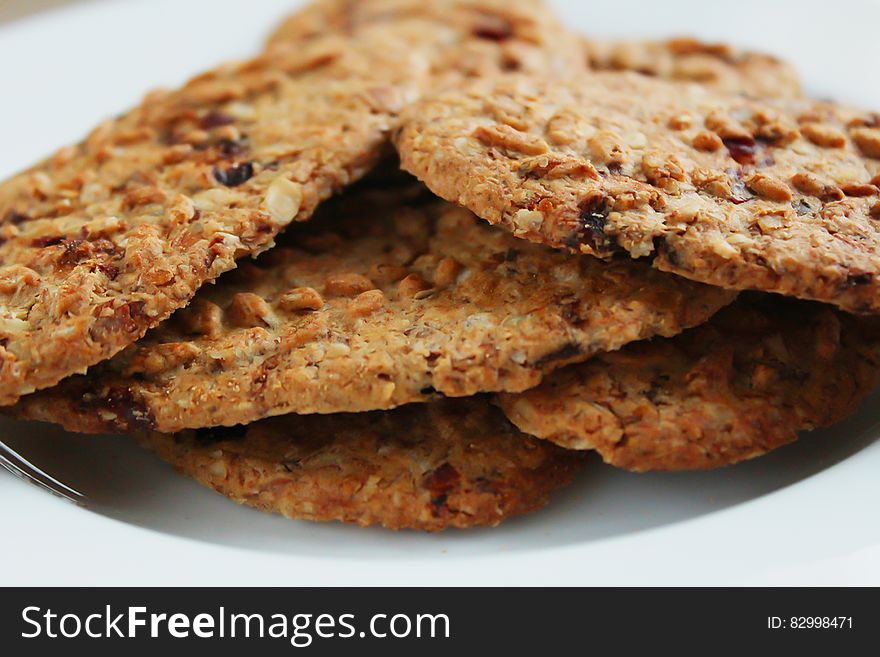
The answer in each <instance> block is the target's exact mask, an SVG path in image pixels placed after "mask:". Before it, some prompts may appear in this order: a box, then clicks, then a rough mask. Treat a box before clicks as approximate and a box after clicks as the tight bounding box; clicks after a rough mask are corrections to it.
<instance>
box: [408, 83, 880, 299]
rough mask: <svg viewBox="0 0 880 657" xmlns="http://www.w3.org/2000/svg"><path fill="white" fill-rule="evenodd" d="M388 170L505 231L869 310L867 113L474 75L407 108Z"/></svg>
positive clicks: (877, 178)
mask: <svg viewBox="0 0 880 657" xmlns="http://www.w3.org/2000/svg"><path fill="white" fill-rule="evenodd" d="M396 142H397V146H398V149H399V151H400V154H401V160H402V163H403V166H404V167H405V168H406V169H407V170H408V171H410V172H412V173H414V174H416V175H417V176H418V177H420V178H421V179H422V180H424V181H425V182H426V183H427V184H428V186H429V187H430V188H431V189H432V190H433V191H434V192H435V193H437V194H439V195H440V196H442V197H443V198H445V199H447V200H451V201H454V202H457V203H460V204H462V205H464V206H465V207H468V208H470V209H471V210H473V211H474V212H476V213H477V214H478V215H479V216H481V217H483V218H484V219H486V220H488V221H489V222H491V223H493V224H500V225H502V226H504V227H506V228H508V229H509V230H510V231H512V232H513V233H514V234H515V235H517V236H519V237H524V238H527V239H530V240H533V241H536V242H542V243H546V244H550V245H552V246H554V247H558V248H568V249H571V250H574V251H580V252H582V253H590V254H594V255H598V256H601V257H605V258H608V257H611V256H614V255H624V256H630V257H634V258H645V259H646V260H650V261H651V263H652V264H653V266H654V267H656V268H658V269H661V270H663V271H669V272H673V273H676V274H679V275H681V276H685V277H687V278H690V279H692V280H697V281H701V282H704V283H709V284H712V285H718V286H721V287H725V288H730V289H758V290H763V291H771V292H779V293H782V294H786V295H792V296H798V297H802V298H808V299H815V300H819V301H826V302H829V303H833V304H836V305H838V306H840V307H841V308H844V309H847V310H850V311H854V312H862V313H875V312H880V255H878V254H880V221H878V217H880V196H878V185H880V115H877V114H872V113H869V112H862V111H859V110H854V109H849V108H845V107H841V106H837V105H832V104H830V103H817V102H814V101H807V100H800V99H789V100H775V101H774V100H762V101H757V100H751V99H748V98H744V97H741V96H731V95H722V94H718V93H715V92H712V91H711V90H708V89H707V88H705V87H703V86H701V85H695V84H677V83H672V82H668V81H665V80H659V79H651V78H647V77H644V76H640V75H636V74H632V73H595V74H591V75H587V76H574V77H572V78H571V79H570V80H569V81H567V82H562V81H559V80H546V79H543V78H541V77H539V76H507V77H504V78H496V79H491V80H483V81H479V82H476V83H472V84H470V85H467V86H465V87H463V88H461V89H459V90H455V91H448V92H444V93H440V94H438V95H436V96H434V97H433V98H431V99H428V100H426V101H424V102H422V103H417V104H415V105H413V106H410V107H409V108H407V110H406V112H405V113H404V116H403V129H402V130H401V131H400V132H399V134H398V135H397V137H396Z"/></svg>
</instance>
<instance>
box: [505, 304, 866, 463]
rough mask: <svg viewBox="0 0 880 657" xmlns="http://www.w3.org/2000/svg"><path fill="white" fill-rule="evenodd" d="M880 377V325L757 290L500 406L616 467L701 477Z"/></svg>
mask: <svg viewBox="0 0 880 657" xmlns="http://www.w3.org/2000/svg"><path fill="white" fill-rule="evenodd" d="M878 374H880V323H878V321H877V320H876V319H874V318H859V317H854V316H852V315H847V314H845V313H841V312H837V311H835V310H833V309H831V308H830V307H828V306H823V305H820V304H816V303H812V302H804V301H794V300H790V299H784V298H782V297H776V296H774V295H766V296H765V295H759V294H757V293H748V294H745V295H742V296H740V298H739V299H738V300H737V301H736V302H734V303H733V304H731V305H730V306H728V307H727V308H725V309H723V310H721V311H720V312H719V313H718V314H716V315H715V316H714V317H713V318H712V319H711V320H709V322H707V323H706V324H703V325H701V326H698V327H697V328H694V329H691V330H689V331H686V332H684V333H682V334H681V335H678V336H676V337H674V338H671V339H657V340H652V341H648V342H639V343H633V344H631V345H628V346H627V347H625V348H623V349H622V350H620V351H618V352H615V353H610V354H601V355H599V356H597V357H596V358H594V359H592V360H590V361H589V362H587V363H583V364H581V365H575V366H572V367H569V368H566V369H563V370H560V371H559V372H555V373H554V374H552V375H550V376H548V377H547V379H546V380H545V381H544V382H543V383H542V384H541V385H540V386H538V387H537V388H534V389H532V390H529V391H526V392H525V393H522V394H519V395H508V394H504V395H500V396H499V400H498V401H499V404H500V405H501V408H502V409H503V410H504V412H505V414H506V415H507V417H508V418H510V420H511V421H512V422H513V423H514V424H515V425H516V426H517V427H519V428H520V429H521V430H522V431H524V432H526V433H528V434H530V435H534V436H538V437H540V438H545V439H547V440H549V441H551V442H553V443H556V444H558V445H561V446H563V447H566V448H568V449H579V450H585V449H594V450H597V451H598V452H599V453H600V454H601V455H602V458H603V459H604V460H605V461H606V462H608V463H610V464H612V465H615V466H618V467H621V468H626V469H629V470H636V471H645V470H699V469H709V468H716V467H720V466H723V465H728V464H731V463H736V462H738V461H742V460H745V459H750V458H754V457H756V456H760V455H761V454H765V453H767V452H769V451H771V450H773V449H776V448H777V447H780V446H782V445H785V444H787V443H790V442H792V441H793V440H795V439H796V438H797V435H798V432H799V431H804V430H809V429H814V428H817V427H825V426H829V425H831V424H834V423H835V422H837V421H839V420H841V419H843V418H844V417H846V416H847V415H849V414H850V413H852V412H853V411H855V409H856V407H857V406H858V405H859V403H861V402H862V400H864V398H865V397H866V396H867V395H868V393H869V392H870V391H871V390H872V389H873V388H874V387H875V386H876V384H877V382H878V379H880V376H878Z"/></svg>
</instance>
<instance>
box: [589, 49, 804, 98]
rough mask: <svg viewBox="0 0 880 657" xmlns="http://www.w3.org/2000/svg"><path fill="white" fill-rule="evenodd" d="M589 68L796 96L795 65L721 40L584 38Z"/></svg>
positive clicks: (723, 88) (761, 94)
mask: <svg viewBox="0 0 880 657" xmlns="http://www.w3.org/2000/svg"><path fill="white" fill-rule="evenodd" d="M583 48H584V52H585V54H586V59H587V63H588V65H589V68H590V69H592V70H594V71H635V72H636V73H641V74H642V75H647V76H650V77H658V78H664V79H667V80H679V81H682V82H698V83H700V84H703V85H706V86H708V87H711V88H712V89H713V90H715V91H721V92H726V93H740V94H746V95H748V96H754V97H756V98H774V97H782V98H786V97H788V98H794V97H797V96H800V95H801V84H800V78H799V76H798V74H797V72H796V71H795V70H794V68H793V67H792V66H791V65H789V64H788V63H786V62H783V61H782V60H780V59H779V58H777V57H774V56H773V55H770V54H767V53H762V52H754V51H750V50H741V49H739V48H734V47H733V46H729V45H727V44H723V43H706V42H703V41H699V40H697V39H690V38H677V39H667V40H663V41H630V40H624V41H613V40H601V39H584V40H583Z"/></svg>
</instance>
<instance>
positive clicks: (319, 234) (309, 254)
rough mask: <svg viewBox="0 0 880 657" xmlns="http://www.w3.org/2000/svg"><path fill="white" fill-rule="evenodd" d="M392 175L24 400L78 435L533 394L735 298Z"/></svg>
mask: <svg viewBox="0 0 880 657" xmlns="http://www.w3.org/2000/svg"><path fill="white" fill-rule="evenodd" d="M377 184H378V183H376V182H372V181H371V182H370V183H369V184H365V185H362V186H360V187H359V188H358V189H352V190H350V191H349V192H347V193H346V194H343V195H342V196H341V197H339V198H338V199H335V200H333V201H330V202H329V203H327V204H325V205H324V206H323V207H322V208H321V209H320V210H319V211H318V213H317V215H316V218H315V219H314V220H313V221H312V222H309V223H308V224H303V225H297V226H292V227H291V228H289V229H288V231H287V232H286V233H285V236H284V238H283V241H282V242H281V243H280V245H279V246H277V247H276V248H275V249H273V250H272V251H270V252H268V253H266V254H264V255H263V256H261V257H260V258H259V259H258V260H257V261H256V262H255V264H248V265H242V266H241V267H239V269H238V270H236V271H235V272H232V273H230V274H229V275H226V276H224V277H223V278H222V279H221V280H220V281H219V282H218V283H217V285H215V286H211V287H208V288H205V289H204V290H202V291H201V292H200V293H199V294H198V295H197V297H196V299H195V300H194V301H193V303H192V304H191V305H190V306H189V307H188V308H186V309H184V310H183V311H181V312H179V313H178V314H177V315H176V316H175V317H173V318H172V320H170V321H169V322H166V323H165V324H163V325H161V326H160V327H158V328H157V329H155V330H154V331H153V332H152V333H150V334H148V335H147V336H146V337H145V338H144V339H143V340H142V341H140V342H139V343H138V344H136V345H134V346H133V347H132V348H131V349H129V350H126V351H125V352H123V353H122V354H120V355H119V356H117V357H116V358H114V359H113V360H111V361H108V362H107V363H104V364H102V365H100V366H97V367H95V368H93V369H92V370H91V371H90V372H89V374H88V375H86V376H85V377H75V378H72V379H70V380H68V381H65V382H63V383H62V384H61V385H60V386H58V387H56V388H53V389H51V390H47V391H45V392H43V393H39V394H37V395H33V396H29V397H26V398H24V399H22V401H21V402H20V404H19V405H18V406H17V407H15V408H13V409H12V411H13V412H15V413H17V414H19V415H20V416H23V417H28V418H31V419H41V420H47V421H50V422H58V423H61V424H63V425H64V426H65V427H67V428H68V429H71V430H74V431H84V432H93V431H94V432H100V431H127V430H130V429H132V428H137V427H138V426H147V427H149V428H151V429H156V430H158V431H161V432H163V433H174V432H177V431H179V430H181V429H184V428H199V427H204V426H214V425H234V424H242V423H247V422H252V421H254V420H256V419H259V418H261V417H265V416H269V415H281V414H284V413H300V414H307V413H338V412H353V411H370V410H377V409H388V408H392V407H395V406H399V405H401V404H406V403H409V402H417V401H428V400H431V399H434V398H435V397H436V396H437V395H438V394H442V395H448V396H455V397H460V396H468V395H473V394H475V393H477V392H483V391H498V390H506V391H521V390H525V389H527V388H530V387H533V386H535V385H537V384H538V383H539V382H540V381H541V378H542V376H543V375H544V374H545V373H547V372H549V371H551V370H553V369H556V368H558V367H561V366H562V365H565V364H567V363H571V362H577V361H582V360H585V359H586V358H588V357H589V356H591V355H592V354H594V353H597V352H601V351H608V350H610V349H617V348H619V347H621V346H622V345H624V344H626V343H627V342H631V341H633V340H639V339H643V338H646V337H649V336H651V335H655V334H660V335H667V336H668V335H674V334H676V333H678V332H680V331H681V330H683V329H684V328H686V327H688V326H693V325H696V324H699V323H701V322H703V321H705V320H706V319H707V318H708V317H710V316H711V315H712V314H713V313H714V312H715V311H716V310H718V309H719V308H720V307H722V306H723V305H725V304H727V303H729V302H730V301H731V300H732V298H733V295H732V294H731V293H730V292H727V291H725V290H720V289H718V288H713V287H709V286H703V285H700V284H695V283H691V282H689V281H686V280H684V279H681V278H679V277H676V276H670V275H669V274H663V273H661V272H657V271H654V270H652V269H651V268H650V267H649V266H648V265H647V264H645V263H639V262H632V261H629V260H620V261H615V262H611V263H605V262H602V261H600V260H597V259H595V258H585V257H582V256H577V255H571V254H568V253H564V252H561V251H558V250H554V249H550V248H548V247H545V246H541V245H536V244H530V243H529V242H525V241H523V240H518V239H516V238H515V237H512V236H511V235H509V234H508V233H507V232H505V231H501V230H498V229H496V228H493V227H491V226H489V225H488V224H486V223H485V222H483V221H481V220H479V219H478V218H477V217H475V216H474V215H473V214H471V213H470V212H468V211H466V210H464V209H463V208H460V207H457V206H454V205H451V204H449V203H446V202H444V201H441V200H439V199H437V198H436V197H434V196H433V195H431V194H430V193H428V192H427V190H426V189H425V188H424V187H423V186H422V185H420V184H416V183H415V182H414V181H413V180H412V179H411V178H409V177H407V178H406V181H405V182H388V181H385V182H383V183H381V186H379V187H377V186H376V185H377Z"/></svg>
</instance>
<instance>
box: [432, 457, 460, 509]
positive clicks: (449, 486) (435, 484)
mask: <svg viewBox="0 0 880 657" xmlns="http://www.w3.org/2000/svg"><path fill="white" fill-rule="evenodd" d="M460 481H461V475H460V474H459V473H458V470H456V469H455V468H454V467H453V466H452V465H450V464H449V463H444V464H443V465H441V466H440V467H439V468H436V469H434V470H431V472H429V473H428V474H426V475H425V478H424V480H423V484H424V486H425V488H427V489H428V491H429V492H430V494H431V502H432V503H433V504H435V505H437V506H442V505H443V504H445V503H446V496H447V495H448V494H449V493H450V492H452V491H453V490H454V489H455V488H456V486H458V484H459V482H460Z"/></svg>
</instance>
